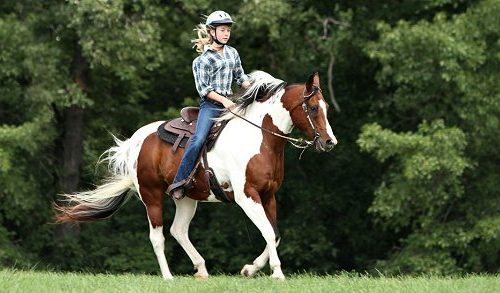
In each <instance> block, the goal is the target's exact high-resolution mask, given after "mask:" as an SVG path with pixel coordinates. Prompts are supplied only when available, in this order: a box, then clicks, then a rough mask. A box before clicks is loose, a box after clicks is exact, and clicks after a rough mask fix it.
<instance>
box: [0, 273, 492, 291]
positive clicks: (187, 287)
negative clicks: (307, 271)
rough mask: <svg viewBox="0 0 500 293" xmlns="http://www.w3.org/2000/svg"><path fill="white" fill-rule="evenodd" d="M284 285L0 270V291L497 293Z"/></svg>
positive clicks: (387, 283)
mask: <svg viewBox="0 0 500 293" xmlns="http://www.w3.org/2000/svg"><path fill="white" fill-rule="evenodd" d="M287 277H288V278H287V280H286V281H276V280H271V279H270V278H269V277H268V276H260V277H256V278H252V279H248V278H244V277H239V276H223V275H218V276H211V277H210V278H209V279H208V280H197V279H195V278H194V277H191V276H178V277H176V278H175V279H174V280H173V281H163V279H162V278H161V277H159V276H149V275H131V274H124V275H111V274H110V275H106V274H96V275H93V274H83V273H54V272H37V271H17V270H0V292H500V276H478V275H475V276H467V277H416V278H414V277H400V278H385V277H369V276H357V275H352V274H347V273H344V274H340V275H336V276H313V275H292V276H287Z"/></svg>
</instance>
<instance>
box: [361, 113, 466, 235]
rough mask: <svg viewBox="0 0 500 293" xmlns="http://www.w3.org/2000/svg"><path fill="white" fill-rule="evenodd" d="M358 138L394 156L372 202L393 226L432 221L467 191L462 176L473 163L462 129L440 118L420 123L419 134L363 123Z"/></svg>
mask: <svg viewBox="0 0 500 293" xmlns="http://www.w3.org/2000/svg"><path fill="white" fill-rule="evenodd" d="M358 143H359V145H360V147H361V149H362V150H364V151H368V152H371V153H374V154H375V156H376V158H377V159H378V160H380V161H382V162H384V161H387V160H388V159H393V160H392V162H391V169H390V173H389V175H388V176H387V178H386V180H384V181H383V182H382V183H381V185H380V186H379V188H377V190H376V191H375V199H374V202H373V205H372V207H371V208H370V211H371V212H373V213H376V214H378V215H379V217H380V218H382V219H384V220H385V221H384V223H385V224H386V225H387V226H388V227H390V228H394V229H396V230H399V229H403V228H407V227H408V226H411V227H414V228H416V227H419V228H425V227H428V226H432V225H433V224H434V223H435V221H436V219H440V218H441V217H443V216H445V213H446V209H448V207H449V205H450V204H451V203H453V202H454V201H456V200H458V199H460V198H461V197H462V196H463V186H462V183H461V181H460V178H461V176H462V174H463V173H464V170H465V169H466V168H467V167H469V164H468V162H467V160H466V159H465V158H464V154H463V150H464V147H465V144H466V141H465V136H464V134H463V132H461V131H460V130H459V129H456V128H446V127H445V126H444V123H443V122H442V121H435V122H433V123H432V124H428V123H423V124H421V125H420V126H419V129H418V131H417V132H416V133H415V134H412V133H407V134H396V133H393V132H391V131H389V130H384V129H382V128H381V127H380V126H379V125H377V124H372V125H366V126H365V127H363V129H362V133H361V135H360V138H359V140H358Z"/></svg>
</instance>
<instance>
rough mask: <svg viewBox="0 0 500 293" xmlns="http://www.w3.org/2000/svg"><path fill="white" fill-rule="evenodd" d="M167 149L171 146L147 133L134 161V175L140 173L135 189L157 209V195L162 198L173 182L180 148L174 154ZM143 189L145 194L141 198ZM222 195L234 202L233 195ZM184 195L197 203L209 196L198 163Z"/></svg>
mask: <svg viewBox="0 0 500 293" xmlns="http://www.w3.org/2000/svg"><path fill="white" fill-rule="evenodd" d="M171 149H172V145H171V144H168V143H165V142H164V141H162V140H161V139H160V138H159V137H158V135H157V134H156V133H152V134H150V135H149V136H148V137H146V139H145V140H144V143H143V145H142V148H141V151H140V153H139V157H138V159H137V161H138V165H137V174H141V176H138V178H140V181H139V188H140V189H141V196H142V197H143V198H142V199H143V201H144V202H145V203H146V201H148V202H151V204H153V205H154V206H159V204H160V201H159V200H158V199H157V197H159V196H158V194H161V197H163V195H164V194H165V191H166V190H167V187H168V186H169V185H170V184H171V183H172V182H173V181H174V178H175V174H176V173H177V169H178V166H179V164H180V162H181V159H182V155H183V154H184V149H178V150H177V151H176V152H175V153H173V152H172V151H171ZM143 188H144V191H145V192H146V195H142V193H143ZM226 195H227V196H228V198H229V199H231V200H233V201H234V193H233V192H226ZM186 196H187V197H189V198H192V199H194V200H201V201H203V200H207V199H208V197H209V196H210V188H209V185H208V182H207V179H206V177H205V172H204V169H203V167H202V165H201V164H200V165H198V168H197V169H196V172H195V175H194V182H193V188H191V189H189V190H187V191H186Z"/></svg>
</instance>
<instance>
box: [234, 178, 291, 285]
mask: <svg viewBox="0 0 500 293" xmlns="http://www.w3.org/2000/svg"><path fill="white" fill-rule="evenodd" d="M235 192H236V191H235ZM235 197H236V203H237V204H238V205H239V206H240V207H241V208H242V209H243V211H244V212H245V213H246V215H247V216H248V217H249V218H250V220H252V222H253V223H254V224H255V226H257V228H258V229H259V230H260V232H261V234H262V236H263V237H264V239H265V241H266V248H265V250H264V252H263V253H262V254H261V255H260V256H259V257H257V258H256V259H255V261H254V262H253V264H252V265H245V266H244V267H243V269H242V271H241V273H242V274H246V275H253V274H255V273H256V272H257V271H258V270H260V269H261V268H262V267H264V265H265V263H266V261H267V259H268V258H269V265H270V267H271V270H272V272H273V274H272V275H271V277H272V278H275V279H279V280H283V279H285V275H283V272H282V270H281V261H280V259H279V257H278V251H277V249H276V247H277V244H278V242H279V240H278V237H279V234H278V233H277V231H278V230H277V225H276V201H275V199H274V195H273V196H272V199H271V198H269V199H267V198H264V205H263V201H262V200H261V196H260V195H259V193H258V192H257V191H256V190H255V189H253V188H246V189H245V191H244V192H242V193H238V194H235ZM264 206H265V207H267V209H268V210H269V211H267V210H265V209H264ZM273 210H274V212H273Z"/></svg>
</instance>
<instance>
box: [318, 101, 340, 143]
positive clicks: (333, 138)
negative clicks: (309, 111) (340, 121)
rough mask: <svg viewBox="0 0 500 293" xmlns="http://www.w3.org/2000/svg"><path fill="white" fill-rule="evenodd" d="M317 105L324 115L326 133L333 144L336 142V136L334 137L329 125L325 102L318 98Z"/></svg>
mask: <svg viewBox="0 0 500 293" xmlns="http://www.w3.org/2000/svg"><path fill="white" fill-rule="evenodd" d="M319 105H320V107H321V109H322V110H323V114H324V115H325V121H326V133H328V135H329V136H330V138H331V140H332V142H333V144H334V145H336V144H337V138H336V137H335V135H334V134H333V130H332V127H331V126H330V122H329V121H328V115H327V113H326V103H325V101H323V100H320V101H319Z"/></svg>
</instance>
